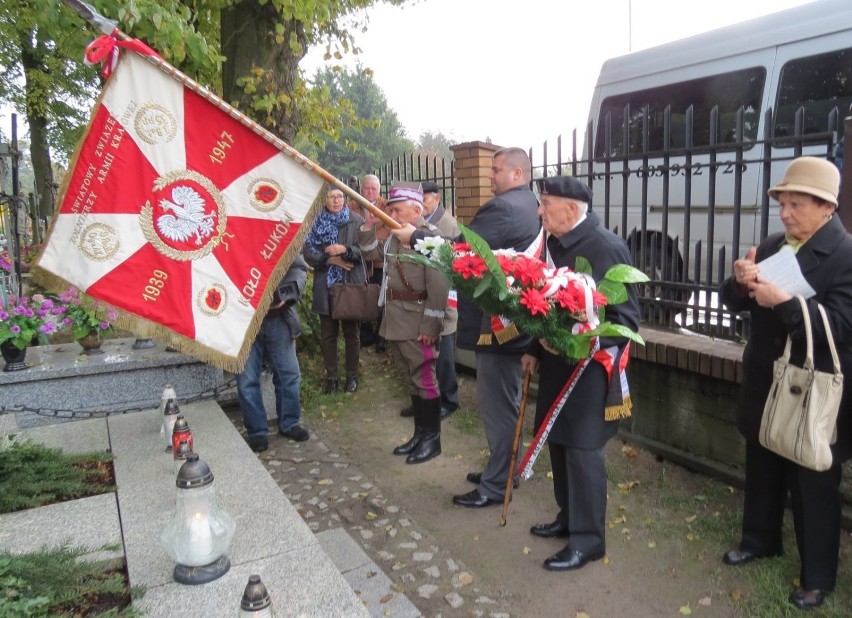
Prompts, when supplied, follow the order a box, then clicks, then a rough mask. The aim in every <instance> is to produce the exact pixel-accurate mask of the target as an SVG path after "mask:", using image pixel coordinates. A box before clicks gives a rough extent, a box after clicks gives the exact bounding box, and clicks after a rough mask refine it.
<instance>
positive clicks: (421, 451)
mask: <svg viewBox="0 0 852 618" xmlns="http://www.w3.org/2000/svg"><path fill="white" fill-rule="evenodd" d="M419 414H420V416H419V417H417V416H415V417H414V418H415V419H418V418H419V420H420V426H421V427H422V428H423V432H422V433H421V435H420V441H419V443H418V444H417V448H416V449H414V451H413V452H412V453H411V455H409V456H408V457H406V459H405V463H410V464H418V463H423V462H424V461H429V460H430V459H432V458H433V457H437V456H438V455H440V454H441V398H440V397H436V398H435V399H422V400H421V401H420V412H419ZM415 422H416V421H415Z"/></svg>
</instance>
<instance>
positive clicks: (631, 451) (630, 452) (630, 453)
mask: <svg viewBox="0 0 852 618" xmlns="http://www.w3.org/2000/svg"><path fill="white" fill-rule="evenodd" d="M621 452H622V453H624V456H625V457H629V458H630V459H633V458H634V457H638V456H639V453H637V452H636V449H635V448H633V447H632V446H628V445H626V444H625V445H624V446H622V447H621Z"/></svg>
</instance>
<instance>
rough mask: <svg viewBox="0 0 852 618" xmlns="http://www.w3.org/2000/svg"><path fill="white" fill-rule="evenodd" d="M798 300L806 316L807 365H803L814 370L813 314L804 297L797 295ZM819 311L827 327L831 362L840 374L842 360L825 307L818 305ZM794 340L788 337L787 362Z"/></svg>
mask: <svg viewBox="0 0 852 618" xmlns="http://www.w3.org/2000/svg"><path fill="white" fill-rule="evenodd" d="M796 299H797V300H798V301H799V305H801V307H802V314H803V316H804V320H803V321H804V323H805V339H806V346H805V363H804V364H803V365H802V368H803V369H813V368H814V340H813V332H812V331H811V313H810V311H808V303H807V302H806V301H805V299H804V297H803V296H800V295H797V296H796ZM817 310H818V311H819V314H820V316H822V324H823V326H824V327H825V338H826V339H827V340H828V348H829V350H830V351H831V360H832V362H833V363H834V373H840V358H839V357H838V356H837V348H836V347H835V345H834V336H833V335H832V333H831V324H829V322H828V315H827V314H826V312H825V307H823V306H822V305H821V304H819V303H817ZM792 343H793V340H792V339H791V338H790V337H789V336H788V337H787V344H786V345H785V346H784V355H783V357H782V358H784V359H785V360H786V361H789V360H790V348H791V347H792Z"/></svg>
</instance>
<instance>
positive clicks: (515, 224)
mask: <svg viewBox="0 0 852 618" xmlns="http://www.w3.org/2000/svg"><path fill="white" fill-rule="evenodd" d="M468 227H469V228H470V229H472V230H473V231H474V232H476V233H477V234H479V235H480V236H482V238H483V239H484V240H485V242H487V243H488V245H489V246H490V247H491V249H492V250H496V249H515V250H516V251H524V250H526V249H527V247H529V246H530V245H531V244H532V242H533V241H534V240H535V239H536V237H537V236H538V234H539V231H540V230H541V222H540V220H539V217H538V200H537V199H536V197H535V194H534V193H533V192H532V191H530V189H529V187H527V186H523V187H516V188H514V189H509V190H508V191H506V192H505V193H501V194H500V195H497V196H495V197H494V198H492V199H491V200H489V201H488V202H486V203H485V204H483V205H482V206H481V207H480V209H479V210H477V211H476V214H475V215H474V217H473V219H471V221H470V224H469V225H468ZM482 332H488V333H490V332H491V316H490V315H484V314H483V313H482V311H480V309H479V308H478V307H477V306H476V305H475V304H473V302H471V301H470V300H468V299H467V298H464V297H461V296H460V298H459V325H458V335H457V337H458V338H457V345H458V347H460V348H462V349H465V350H476V351H477V352H495V353H514V354H517V353H521V352H524V351H525V350H526V349H527V347H528V346H529V344H530V341H531V340H532V337H530V336H529V335H523V334H522V335H521V336H519V337H515V338H514V339H512V340H510V341H507V342H505V343H503V344H499V343H497V341H496V339H494V337H493V336H492V337H491V341H492V342H491V343H490V344H486V345H479V341H480V334H481V333H482Z"/></svg>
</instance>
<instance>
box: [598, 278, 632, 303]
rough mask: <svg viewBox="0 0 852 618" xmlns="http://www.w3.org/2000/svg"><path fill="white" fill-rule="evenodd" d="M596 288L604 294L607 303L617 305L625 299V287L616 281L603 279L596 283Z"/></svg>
mask: <svg viewBox="0 0 852 618" xmlns="http://www.w3.org/2000/svg"><path fill="white" fill-rule="evenodd" d="M597 290H598V292H600V293H601V294H603V295H604V296H606V302H607V304H608V305H618V304H620V303H623V302H625V301H626V300H627V287H626V286H625V285H624V284H623V283H620V282H618V281H612V280H610V279H604V280H603V281H601V282H600V283H598V285H597Z"/></svg>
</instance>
